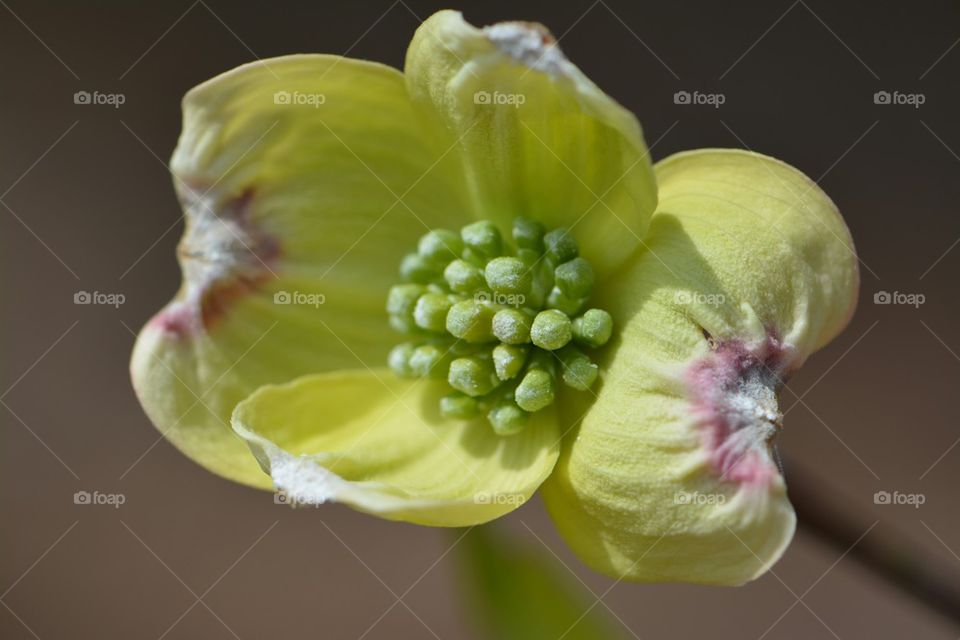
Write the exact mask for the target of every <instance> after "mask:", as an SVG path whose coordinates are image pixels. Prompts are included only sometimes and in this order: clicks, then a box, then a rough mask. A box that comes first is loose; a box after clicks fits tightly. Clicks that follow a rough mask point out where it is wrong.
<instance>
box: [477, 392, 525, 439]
mask: <svg viewBox="0 0 960 640" xmlns="http://www.w3.org/2000/svg"><path fill="white" fill-rule="evenodd" d="M529 419H530V414H529V413H527V412H526V411H524V410H523V409H521V408H520V407H518V406H517V403H516V402H514V401H513V399H512V398H510V397H506V398H504V399H502V400H500V401H499V402H497V403H496V404H495V405H493V408H492V409H490V412H489V413H487V420H489V421H490V425H491V426H492V427H493V431H494V433H496V434H497V435H500V436H512V435H514V434H516V433H520V432H521V431H522V430H523V428H524V427H525V426H526V425H527V421H528V420H529Z"/></svg>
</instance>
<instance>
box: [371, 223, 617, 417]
mask: <svg viewBox="0 0 960 640" xmlns="http://www.w3.org/2000/svg"><path fill="white" fill-rule="evenodd" d="M512 236H513V245H510V243H508V242H506V241H505V240H504V238H503V237H502V235H501V234H500V230H499V229H498V228H497V227H496V225H494V224H493V223H492V222H488V221H480V222H475V223H473V224H470V225H467V226H466V227H464V228H463V229H461V230H460V233H455V232H453V231H449V230H446V229H435V230H433V231H430V232H429V233H427V234H426V235H424V236H423V237H422V238H420V242H419V244H418V245H417V251H416V252H415V253H410V254H408V255H407V256H406V257H404V259H403V261H402V263H401V264H400V276H401V278H402V280H403V284H398V285H395V286H394V287H392V288H391V289H390V293H389V295H388V298H387V312H388V313H389V314H390V324H391V326H392V327H393V328H394V329H396V330H398V331H400V332H402V333H405V334H407V335H409V336H410V340H409V341H408V342H404V343H402V344H399V345H397V346H396V347H394V348H393V350H391V352H390V356H389V358H388V361H389V365H390V368H391V369H392V370H393V371H394V372H395V373H396V374H397V375H399V376H402V377H405V378H419V377H429V378H438V379H445V380H446V381H447V383H448V384H449V385H450V387H451V388H452V391H451V393H450V394H448V395H446V396H444V397H443V398H442V399H441V401H440V412H441V413H442V414H443V415H444V416H446V417H448V418H458V419H473V418H476V417H477V416H480V415H484V414H485V415H486V417H487V420H488V421H489V422H490V424H491V425H492V426H493V429H494V431H496V432H497V433H498V434H500V435H510V434H514V433H517V432H519V431H520V430H522V429H523V427H524V426H525V425H526V423H527V421H528V419H529V416H530V414H531V413H534V412H536V411H540V410H541V409H544V408H546V407H548V406H549V405H550V404H552V403H553V401H554V398H555V397H556V393H557V387H558V382H559V381H562V382H563V383H564V384H566V385H567V386H569V387H572V388H573V389H577V390H580V391H585V390H587V389H589V388H590V387H591V386H593V384H594V382H595V381H596V379H597V375H598V367H597V365H596V364H595V363H594V362H593V361H592V360H591V359H590V357H589V356H588V355H586V354H585V353H584V352H583V351H582V349H583V348H597V347H601V346H603V345H604V344H606V342H607V341H608V340H609V339H610V335H611V332H612V330H613V320H612V318H611V317H610V314H609V313H607V312H606V311H603V310H602V309H592V308H588V305H587V302H588V301H589V298H590V293H591V291H592V289H593V283H594V277H593V269H592V268H591V267H590V263H589V262H587V260H585V259H584V258H582V257H580V256H579V249H578V247H577V243H576V240H574V238H573V236H571V235H570V234H569V233H568V232H567V231H566V230H565V229H554V230H552V231H549V232H545V230H544V228H543V226H542V225H541V224H540V223H538V222H536V221H533V220H530V219H528V218H516V219H515V220H514V223H513V229H512Z"/></svg>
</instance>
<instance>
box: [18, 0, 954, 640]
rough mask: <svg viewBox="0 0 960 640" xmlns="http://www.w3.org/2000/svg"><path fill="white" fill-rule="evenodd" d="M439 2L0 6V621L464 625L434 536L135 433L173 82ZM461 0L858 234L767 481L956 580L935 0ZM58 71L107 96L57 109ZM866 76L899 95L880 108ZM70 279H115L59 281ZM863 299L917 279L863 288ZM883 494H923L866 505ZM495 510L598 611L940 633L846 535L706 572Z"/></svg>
mask: <svg viewBox="0 0 960 640" xmlns="http://www.w3.org/2000/svg"><path fill="white" fill-rule="evenodd" d="M438 8H441V6H440V5H434V4H432V3H426V2H415V1H413V0H397V1H396V2H391V1H390V0H384V1H383V2H364V3H361V2H323V3H321V2H261V3H252V2H249V3H233V2H221V1H219V0H197V1H196V2H191V0H185V1H183V2H168V3H159V2H152V3H137V4H134V3H127V2H87V3H74V2H69V3H68V2H63V3H52V2H47V3H30V2H25V1H22V0H0V58H2V60H3V61H4V62H3V64H2V70H0V78H2V80H0V91H2V99H0V135H2V141H3V142H2V149H3V151H2V153H0V194H2V196H0V201H2V204H3V206H2V207H0V225H2V234H3V241H4V250H3V260H4V263H5V264H4V272H5V274H7V275H6V278H5V280H6V294H5V295H4V300H5V304H4V305H3V308H4V310H5V317H6V320H5V325H6V331H5V335H6V340H5V341H4V342H5V345H4V348H3V371H4V380H3V384H2V389H3V395H2V400H3V404H4V407H5V408H3V409H2V415H3V427H2V429H3V446H2V451H3V456H4V460H3V474H4V481H3V484H2V490H0V495H2V506H3V512H4V518H5V524H4V526H3V527H2V533H0V536H2V564H0V591H2V598H0V603H2V604H3V605H4V607H3V608H0V637H3V638H10V639H14V638H40V639H42V640H48V639H53V638H148V639H157V638H160V637H164V638H170V639H174V638H201V637H202V638H211V639H212V638H231V637H239V638H244V639H248V638H262V637H270V638H308V637H309V638H315V637H323V638H348V639H350V638H360V637H365V638H371V639H372V638H431V637H439V638H444V639H447V638H467V637H473V638H480V637H484V634H483V632H482V631H479V630H478V629H480V628H481V627H479V626H478V624H477V621H476V620H474V619H473V618H471V617H470V615H469V612H468V611H467V610H466V608H465V607H464V606H463V605H462V603H461V602H460V599H459V598H458V593H457V590H458V580H457V572H458V570H459V565H458V562H457V549H454V550H453V551H451V552H449V553H447V552H448V550H449V549H450V546H451V545H452V544H453V543H454V541H455V539H456V538H455V536H453V535H451V533H450V532H447V531H439V530H429V529H421V528H416V527H413V526H407V525H402V524H392V523H387V522H383V521H380V520H377V519H374V518H370V517H367V516H363V515H360V514H357V513H354V512H352V511H350V510H348V509H345V508H342V507H338V506H331V507H328V508H323V509H321V510H319V511H318V510H313V509H304V510H299V511H293V510H290V509H288V508H286V507H283V506H278V505H275V504H274V503H273V501H272V500H271V498H270V496H269V495H268V494H262V493H258V492H255V491H253V490H248V489H245V488H243V487H240V486H236V485H233V484H230V483H228V482H226V481H224V480H220V479H218V478H216V477H214V476H213V475H210V474H208V473H207V472H205V471H204V470H203V469H201V468H200V467H197V466H195V465H193V464H192V463H190V462H189V461H188V460H187V459H186V458H184V457H182V456H181V455H180V454H179V453H177V452H176V451H175V450H174V449H173V448H172V447H171V446H170V445H168V444H167V443H166V442H163V441H159V442H158V441H157V438H158V432H157V431H155V430H154V429H153V427H152V426H151V425H150V424H149V422H148V421H147V419H146V418H145V417H144V415H143V414H142V412H141V410H140V408H139V406H138V405H137V402H136V400H135V399H134V396H133V393H132V390H131V388H130V383H129V380H128V374H127V359H128V356H129V352H130V349H131V346H132V343H133V339H134V335H133V333H132V332H136V331H138V330H139V328H140V326H141V325H142V323H144V322H145V321H146V319H147V318H148V317H149V316H150V315H151V314H152V313H153V312H154V311H155V310H157V309H159V307H160V306H161V305H162V304H163V303H164V302H165V301H166V300H167V299H169V298H170V297H171V296H172V295H173V293H174V291H175V290H176V287H177V284H178V281H179V274H178V270H177V266H176V263H175V260H174V246H175V243H176V241H177V238H178V236H179V234H180V231H181V223H180V222H179V216H180V211H179V208H178V205H177V203H176V200H175V198H174V193H173V189H172V187H171V180H170V178H169V176H168V175H167V170H166V168H165V166H164V163H165V161H166V160H167V159H168V158H169V156H170V153H171V151H172V149H173V147H174V144H175V142H176V138H177V135H178V132H179V127H180V111H179V100H180V96H181V95H182V94H183V93H184V92H185V91H186V90H187V89H189V88H190V87H191V86H193V85H195V84H197V83H198V82H200V81H202V80H205V79H207V78H209V77H211V76H213V75H215V74H217V73H219V72H221V71H224V70H226V69H229V68H231V67H233V66H235V65H238V64H240V63H243V62H247V61H249V60H252V59H254V58H255V57H269V56H275V55H281V54H285V53H293V52H309V51H323V52H334V53H344V52H348V54H349V55H350V56H354V57H362V58H369V59H373V60H379V61H382V62H386V63H388V64H392V65H394V66H399V65H400V64H401V63H402V60H403V54H404V50H405V47H406V44H407V42H408V40H409V38H410V35H411V34H412V33H413V31H414V29H415V28H416V26H417V25H418V24H419V22H420V20H422V19H424V18H425V17H426V16H428V15H429V14H430V13H431V12H432V11H434V10H435V9H438ZM459 8H461V9H463V10H464V11H465V13H466V16H467V18H468V19H470V20H471V21H473V22H474V23H481V24H482V23H488V22H492V21H496V20H502V19H531V20H537V21H540V22H543V23H545V24H546V25H547V26H549V27H550V28H551V29H552V30H553V31H554V33H555V34H556V35H557V36H559V37H562V40H561V46H562V47H563V49H564V50H565V52H566V53H567V55H568V56H569V57H570V58H571V59H572V60H573V61H574V62H575V63H577V64H578V65H580V66H581V68H583V69H584V71H585V72H586V73H587V75H589V76H590V77H591V78H592V79H594V80H595V81H596V82H597V84H599V85H600V86H601V87H603V88H604V89H605V90H606V91H607V92H609V93H610V94H611V95H613V96H614V97H615V98H617V99H618V100H619V101H621V102H622V103H623V104H625V105H626V106H627V107H628V108H629V109H631V110H632V111H634V112H635V113H636V114H637V115H638V116H639V117H640V119H641V121H642V122H643V124H644V127H645V130H646V135H647V139H648V143H650V144H652V145H654V146H653V155H654V157H655V158H662V157H664V156H666V155H668V154H670V153H672V152H674V151H677V150H681V149H687V148H692V147H705V146H741V147H749V148H752V149H755V150H758V151H762V152H764V153H768V154H771V155H774V156H776V157H779V158H782V159H784V160H786V161H788V162H790V163H791V164H793V165H795V166H797V167H799V168H801V169H802V170H804V171H805V172H806V173H808V174H809V175H810V176H812V177H814V178H815V179H819V181H820V184H821V185H822V186H823V188H824V189H825V190H826V191H827V193H829V194H830V195H831V196H832V197H833V198H834V199H835V200H836V202H837V203H838V205H839V206H840V209H841V211H843V212H844V214H845V216H846V219H847V222H848V224H849V225H850V227H851V229H852V232H853V236H854V238H855V241H856V243H857V246H858V248H859V252H860V256H861V258H862V265H861V269H862V275H863V286H862V292H861V298H860V308H859V311H858V313H857V315H856V317H855V318H854V321H853V323H852V324H851V326H850V328H849V329H848V330H847V332H846V333H845V334H844V335H843V336H842V337H841V338H840V339H839V340H837V341H836V342H834V343H833V344H831V345H830V347H829V348H827V349H825V350H824V351H823V352H821V353H820V354H818V355H817V356H815V357H814V358H812V359H811V361H810V362H809V363H808V365H807V366H806V368H805V369H804V370H803V371H801V373H800V375H799V376H797V377H796V378H795V379H794V380H793V381H792V382H791V385H790V390H788V391H787V392H785V393H784V395H783V403H784V407H786V408H789V410H788V416H787V420H786V431H785V434H784V436H783V438H782V440H781V443H780V447H781V451H783V452H784V454H785V455H786V456H787V457H788V469H787V477H788V481H789V482H791V486H794V485H795V484H796V485H797V486H801V483H802V488H803V489H804V490H805V491H806V492H808V493H812V494H814V495H815V497H816V501H823V506H824V508H827V507H831V506H832V507H835V508H838V509H839V511H840V512H841V513H843V514H844V515H845V516H846V517H848V518H851V519H852V520H853V521H854V522H855V523H856V527H857V528H858V531H859V533H860V534H865V537H864V540H863V541H862V542H864V543H866V542H869V541H871V540H889V541H893V544H895V545H896V546H897V552H898V553H899V554H900V555H902V556H904V557H906V558H908V562H909V563H910V564H911V565H912V566H914V567H916V568H918V569H920V570H923V571H929V572H934V573H937V574H939V575H942V576H943V579H945V580H947V581H948V582H952V584H954V585H956V584H957V583H958V582H960V577H958V576H960V557H958V555H960V518H958V515H957V509H956V505H957V495H956V491H957V489H956V487H957V486H958V480H960V446H956V445H957V442H958V438H960V429H958V424H960V409H958V403H957V389H958V381H960V356H958V354H960V336H958V332H957V331H956V329H957V328H958V323H957V318H958V316H960V301H958V294H957V287H956V282H957V276H958V273H960V247H958V246H957V243H958V239H960V216H958V215H957V203H958V202H960V179H958V176H960V157H958V154H960V120H958V119H957V117H956V114H957V110H958V107H960V93H958V90H957V82H956V79H957V77H958V73H960V46H958V38H960V5H957V3H955V2H950V1H948V0H941V1H939V2H938V1H934V0H921V1H920V2H914V3H901V2H858V3H844V4H843V5H842V6H839V7H838V6H835V4H834V3H829V2H824V1H822V0H808V1H807V0H797V1H796V2H792V3H791V1H790V0H777V1H775V2H750V3H738V5H737V6H735V7H732V6H726V3H715V2H710V1H707V0H697V1H696V2H693V1H688V2H682V3H662V2H658V3H654V2H628V1H622V2H621V1H616V0H596V1H593V0H582V1H580V0H575V1H572V2H567V3H563V4H562V5H561V4H560V3H556V2H527V3H523V4H522V5H521V4H520V3H517V2H500V1H486V2H482V3H479V2H478V3H462V4H461V6H460V7H459ZM77 91H88V92H91V93H92V92H93V91H99V92H101V93H119V94H122V95H123V96H124V99H125V101H124V104H122V105H121V106H119V108H114V107H112V106H110V105H84V104H75V103H74V99H73V95H74V93H75V92H77ZM678 91H688V92H691V93H692V92H694V91H699V92H701V93H721V94H723V96H724V98H725V102H724V104H722V105H721V106H720V107H719V108H714V107H712V106H709V105H692V104H676V103H675V101H674V94H675V93H676V92H678ZM878 91H886V92H889V93H890V94H891V95H895V94H894V92H899V94H901V95H904V94H920V95H922V96H923V99H924V101H923V104H922V105H920V106H919V107H916V106H913V105H909V104H882V100H881V104H877V103H876V102H875V100H874V94H875V93H876V92H878ZM896 100H897V98H896V97H894V98H893V99H892V100H891V102H896ZM79 291H89V292H93V291H99V292H102V293H120V294H122V295H123V296H125V302H124V304H122V305H121V306H119V307H118V308H113V307H109V306H102V305H89V306H87V305H75V304H74V295H75V294H76V293H77V292H79ZM882 291H886V292H890V293H893V292H900V293H906V294H922V295H923V296H924V297H925V301H924V303H923V304H922V305H920V306H918V307H914V306H909V305H903V304H889V305H883V304H875V303H874V296H875V294H876V293H878V292H882ZM797 397H802V402H801V403H798V402H797ZM795 404H796V406H794V405H795ZM791 407H792V408H791ZM77 491H90V492H93V491H99V492H101V493H117V494H122V495H123V496H124V499H125V503H124V504H123V505H122V506H120V507H119V508H112V507H110V506H93V505H76V504H74V499H73V496H74V493H75V492H77ZM877 491H889V492H894V491H898V492H900V493H901V494H922V495H923V497H924V499H925V502H924V504H923V505H922V506H920V507H919V508H914V507H912V506H909V505H882V504H880V505H878V504H875V502H874V494H875V492H877ZM498 526H499V527H500V528H501V529H502V530H504V531H507V532H509V535H511V536H512V537H513V538H514V539H515V540H517V541H518V543H519V542H522V543H525V544H530V545H533V546H534V547H538V548H539V549H540V551H542V552H543V553H545V554H547V555H548V557H550V558H552V556H550V555H549V552H547V551H546V550H545V549H543V548H542V547H541V546H540V545H541V543H543V544H545V545H549V547H551V548H552V549H553V550H554V551H555V552H556V554H557V555H558V556H559V557H560V558H561V559H562V560H563V562H565V563H566V565H567V566H568V567H569V568H570V569H571V570H572V571H573V572H575V573H576V574H578V575H579V576H580V577H581V578H582V579H583V580H584V581H585V582H586V584H587V585H588V586H589V588H590V589H591V590H592V591H593V592H594V593H595V595H596V596H597V597H600V596H602V598H603V599H602V603H601V604H598V605H597V606H598V607H604V606H605V607H606V608H609V610H611V611H612V612H615V615H616V617H618V618H619V619H620V621H621V622H622V623H623V628H622V629H621V630H622V631H623V634H624V636H626V637H640V638H644V639H645V640H646V639H650V638H692V637H700V636H702V635H704V634H710V637H713V638H736V639H741V638H747V639H753V638H770V639H774V638H805V639H806V638H833V637H837V638H844V639H846V638H867V637H870V638H931V639H939V638H943V639H946V638H956V637H957V635H958V633H960V631H958V629H957V628H955V627H953V626H951V624H950V623H949V622H948V621H947V620H946V619H945V618H944V617H941V616H939V615H937V614H935V613H934V612H932V611H930V610H929V609H927V608H925V607H924V606H922V605H921V604H919V603H918V602H916V601H915V600H914V599H911V598H910V597H908V596H906V595H905V594H904V593H902V592H901V591H899V590H897V589H896V588H893V587H892V586H890V585H889V584H887V583H885V582H884V581H882V580H880V579H878V578H877V577H876V576H875V575H873V574H872V573H871V572H870V571H867V570H865V569H864V568H863V566H861V565H859V564H858V563H857V562H855V561H854V560H853V559H852V558H853V556H854V555H855V554H849V555H846V556H844V555H842V554H843V553H844V550H843V549H842V548H839V547H831V546H829V545H825V544H823V543H822V541H821V540H820V539H818V538H817V537H815V536H812V535H810V534H809V533H807V532H805V531H804V530H803V529H801V530H800V531H799V533H798V536H797V538H796V540H795V542H794V544H793V545H792V547H791V548H790V550H789V551H788V552H787V554H786V555H785V557H784V558H783V560H782V561H781V562H780V563H779V564H778V565H777V566H776V567H775V568H774V572H772V573H770V574H768V575H766V576H764V577H763V578H762V579H760V580H758V581H756V582H754V583H752V584H750V585H749V586H746V587H743V588H739V589H717V588H704V587H693V586H682V585H634V584H625V583H621V584H614V583H613V582H612V581H609V580H607V579H604V578H601V577H599V576H596V575H593V574H591V573H590V572H588V571H586V570H585V569H583V568H582V567H581V566H580V565H579V564H578V562H577V560H576V559H575V558H573V557H572V556H571V555H570V554H569V553H568V551H567V550H566V549H565V547H564V546H563V545H562V543H561V542H560V541H559V539H558V538H557V536H556V535H555V533H554V531H553V529H552V525H551V524H550V523H549V521H548V519H547V518H546V516H545V514H544V511H543V509H542V507H541V505H540V504H539V503H534V504H529V505H527V506H525V507H523V508H522V509H520V510H519V511H517V512H516V513H514V514H512V515H511V516H510V517H508V518H506V519H505V520H504V521H503V522H502V523H501V524H499V525H498ZM871 527H872V528H871ZM858 535H859V534H858ZM558 567H559V571H560V572H561V573H562V574H567V570H566V569H565V568H563V566H562V565H559V564H558ZM568 577H569V578H570V580H572V581H575V580H576V579H575V578H574V577H573V576H568ZM401 596H402V602H399V603H398V601H397V600H398V598H399V597H401ZM593 599H594V598H593V597H590V598H589V599H588V603H589V602H591V601H593ZM364 634H365V635H364Z"/></svg>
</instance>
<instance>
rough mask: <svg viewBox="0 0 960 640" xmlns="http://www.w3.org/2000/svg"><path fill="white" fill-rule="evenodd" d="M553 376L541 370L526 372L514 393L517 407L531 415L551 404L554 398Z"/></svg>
mask: <svg viewBox="0 0 960 640" xmlns="http://www.w3.org/2000/svg"><path fill="white" fill-rule="evenodd" d="M553 387H554V381H553V376H552V375H550V374H549V373H548V372H546V371H544V370H543V369H531V370H529V371H527V372H526V373H525V374H524V376H523V380H521V381H520V384H519V385H517V388H516V390H515V391H514V399H515V400H516V402H517V405H518V406H519V407H520V408H521V409H523V410H524V411H529V412H530V413H533V412H534V411H539V410H540V409H543V408H544V407H547V406H549V405H550V404H552V403H553V398H554V388H553Z"/></svg>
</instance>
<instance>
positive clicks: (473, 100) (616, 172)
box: [405, 11, 656, 276]
mask: <svg viewBox="0 0 960 640" xmlns="http://www.w3.org/2000/svg"><path fill="white" fill-rule="evenodd" d="M405 72H406V76H407V84H408V86H409V87H410V94H411V96H412V98H413V100H414V101H415V102H416V103H417V105H418V106H419V107H420V109H421V112H422V116H423V118H424V119H425V120H427V121H431V122H432V121H439V122H440V123H442V124H443V125H444V127H445V128H446V131H447V140H448V142H447V144H450V145H455V147H456V155H455V156H454V154H451V156H452V159H455V160H458V161H459V163H460V165H461V166H462V169H463V171H464V172H465V175H466V181H467V184H468V186H469V189H470V194H471V196H472V207H473V211H474V215H475V216H477V217H480V218H492V219H495V220H497V221H498V223H499V224H500V225H501V228H502V231H504V232H505V233H506V232H509V230H510V226H511V222H512V219H513V218H514V217H516V216H520V215H522V216H527V217H531V218H535V219H537V220H539V221H540V222H542V223H543V224H544V225H545V226H546V227H547V228H548V229H549V228H553V227H570V228H572V229H573V233H574V235H575V236H576V238H577V240H578V242H579V243H580V246H581V249H582V253H583V254H584V255H585V256H586V257H587V258H588V259H589V260H590V261H591V263H592V264H593V265H594V267H596V268H597V270H598V272H599V274H600V275H601V276H602V275H604V274H608V273H610V272H611V271H612V270H613V269H614V268H615V267H616V266H617V265H619V264H621V263H622V262H623V261H624V260H625V259H626V258H627V257H628V256H629V255H631V254H632V253H633V252H634V249H635V248H636V247H637V246H638V245H639V243H640V239H641V238H642V237H643V235H644V233H645V231H646V228H647V225H648V222H649V218H650V216H651V214H652V212H653V209H654V207H655V205H656V185H655V183H654V179H653V172H652V169H651V166H650V162H649V159H648V154H647V148H646V145H645V144H644V141H643V136H642V133H641V130H640V125H639V123H638V122H637V120H636V118H635V117H634V116H633V115H632V114H631V113H630V112H629V111H627V110H626V109H624V108H623V107H621V106H620V105H619V104H617V103H616V102H615V101H614V100H612V99H611V98H610V97H609V96H607V95H606V94H604V93H603V92H602V91H601V90H600V89H599V88H598V87H597V86H596V85H594V84H593V83H592V82H591V81H590V80H589V79H588V78H587V77H586V76H584V74H583V73H582V72H581V71H580V70H579V69H578V68H577V67H576V66H574V65H573V64H572V63H570V62H569V61H568V60H567V59H566V58H565V57H564V55H563V53H562V52H561V51H560V48H559V47H558V46H557V45H556V43H555V42H554V38H553V36H552V35H551V34H550V33H549V31H547V30H546V28H545V27H543V26H542V25H539V24H535V23H528V22H508V23H500V24H496V25H493V26H490V27H486V28H484V29H482V30H481V29H477V28H475V27H473V26H471V25H469V24H468V23H466V22H465V21H464V20H463V18H462V17H461V15H460V14H459V13H457V12H454V11H441V12H439V13H436V14H434V15H433V16H431V17H430V18H429V19H427V20H426V21H425V22H424V23H423V24H422V25H421V26H420V28H419V29H417V32H416V34H415V35H414V37H413V41H412V42H411V44H410V48H409V50H408V51H407V59H406V65H405Z"/></svg>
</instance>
